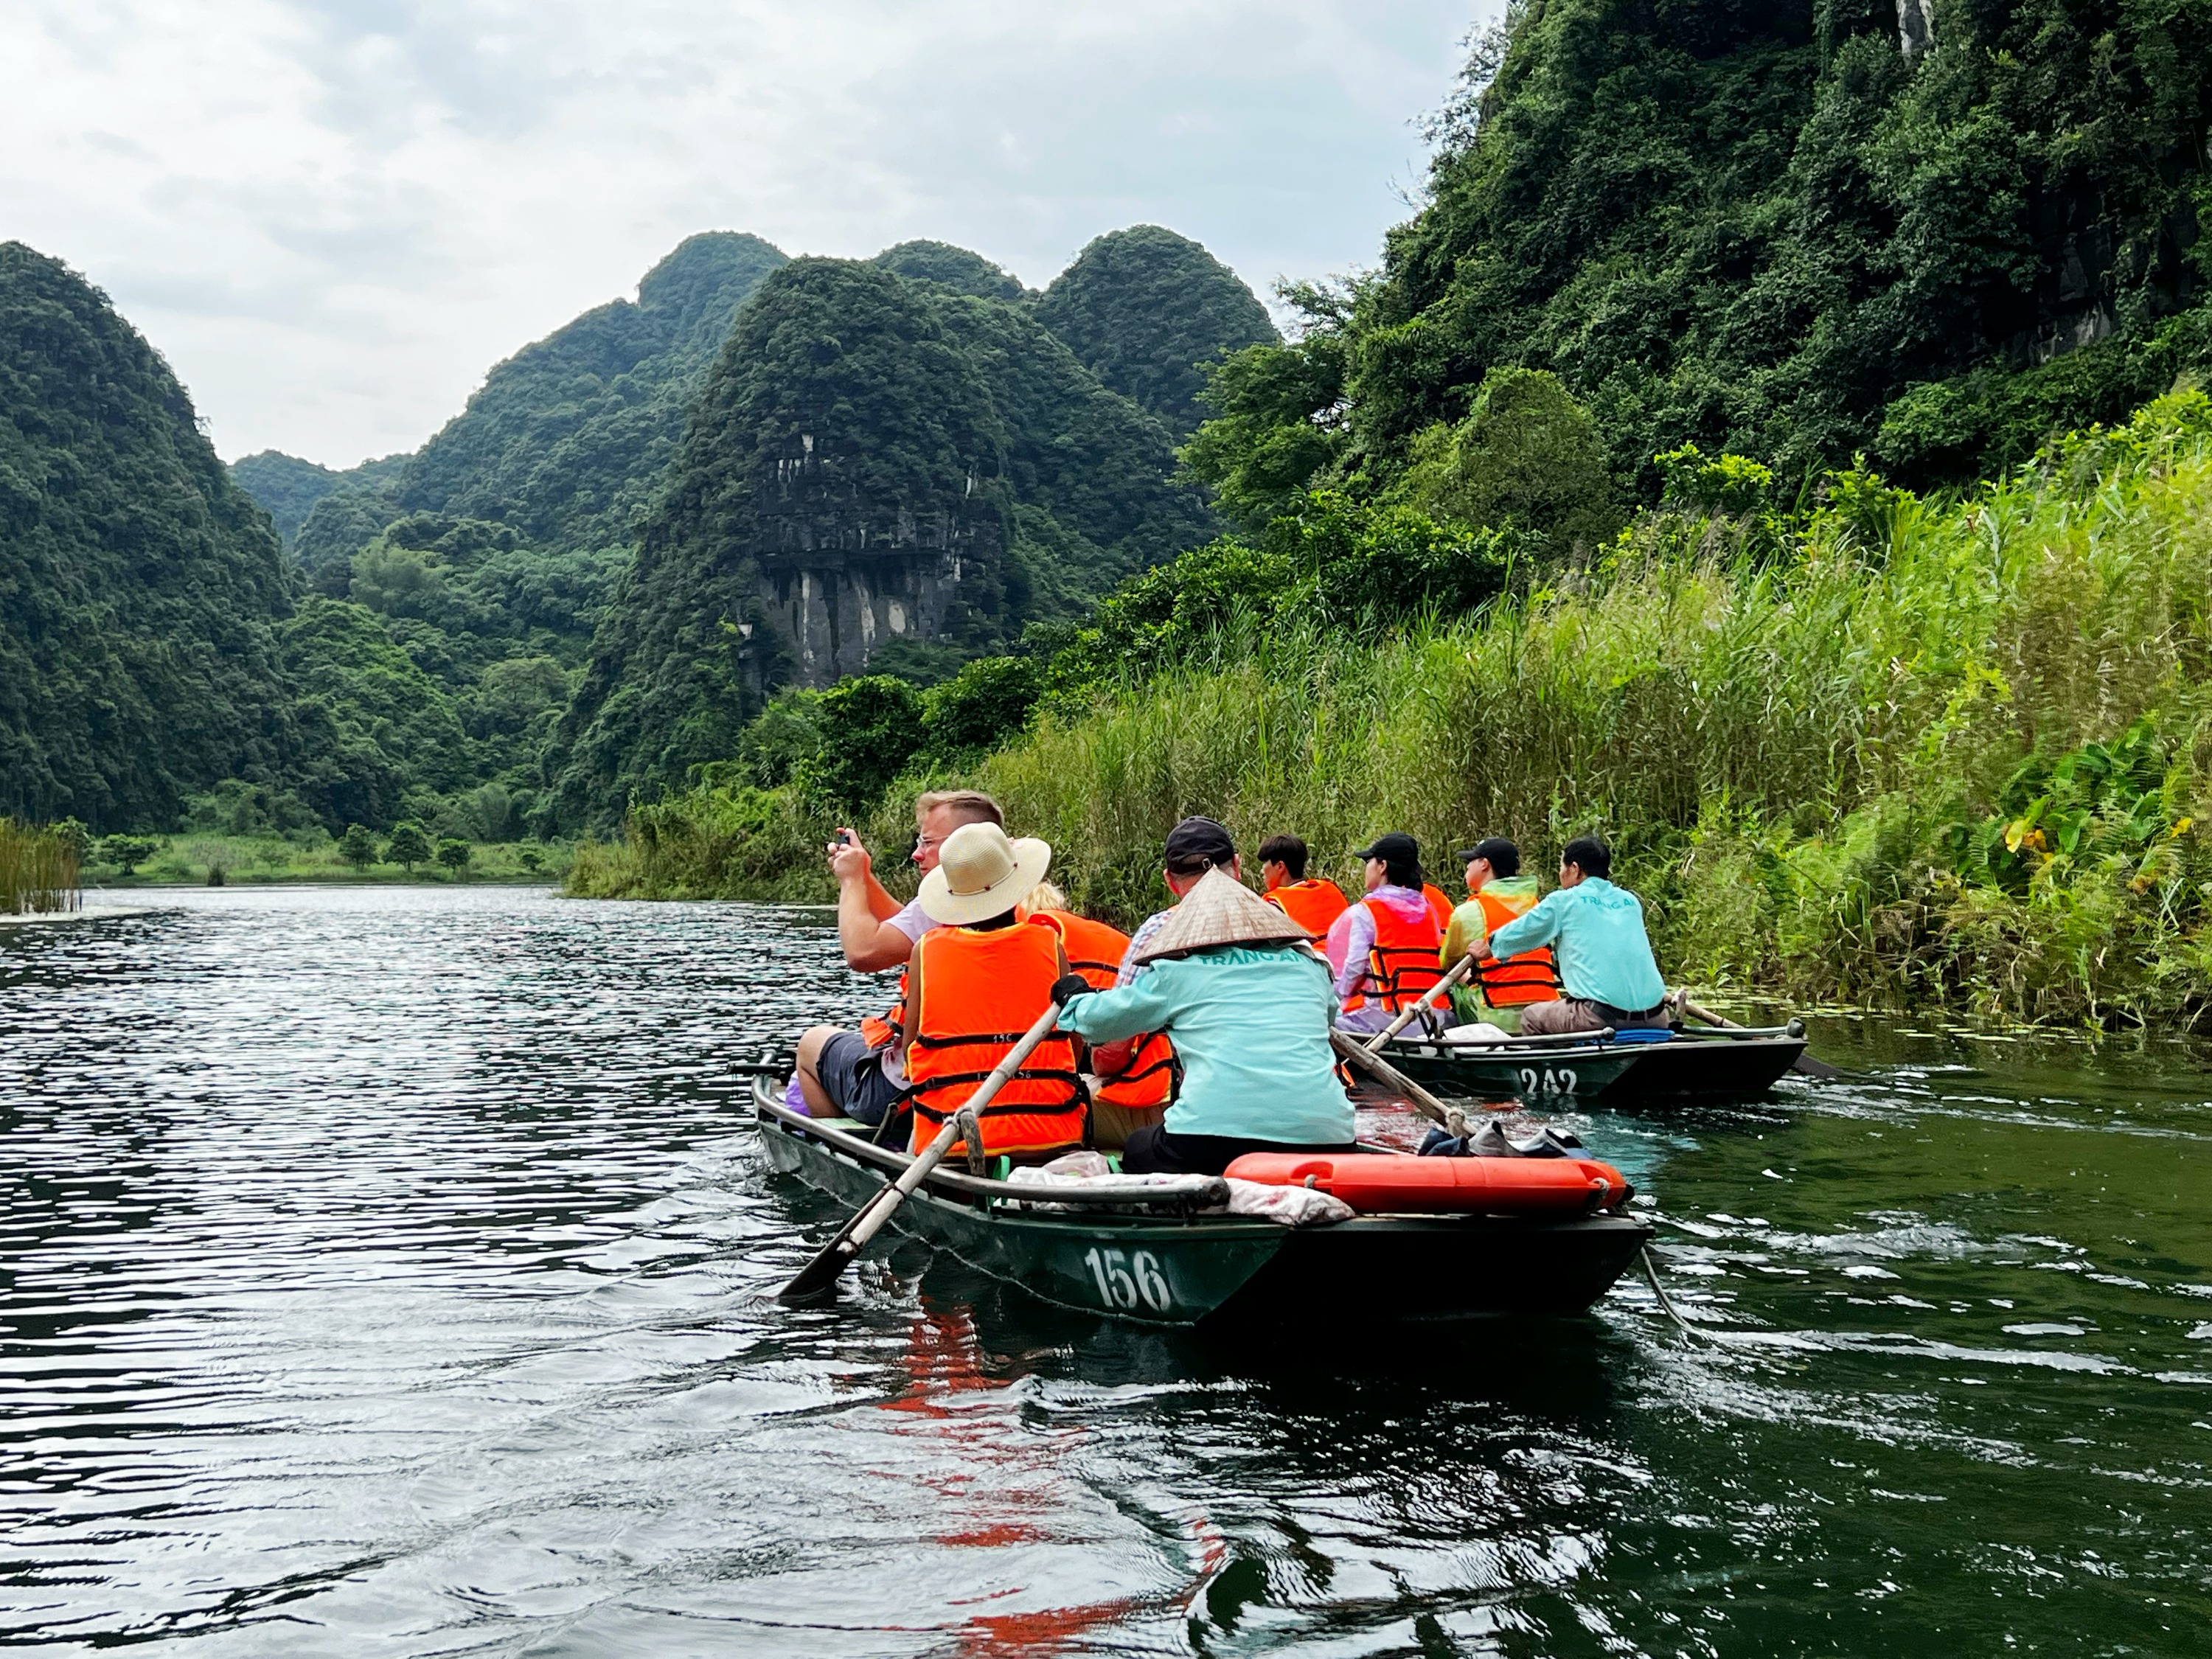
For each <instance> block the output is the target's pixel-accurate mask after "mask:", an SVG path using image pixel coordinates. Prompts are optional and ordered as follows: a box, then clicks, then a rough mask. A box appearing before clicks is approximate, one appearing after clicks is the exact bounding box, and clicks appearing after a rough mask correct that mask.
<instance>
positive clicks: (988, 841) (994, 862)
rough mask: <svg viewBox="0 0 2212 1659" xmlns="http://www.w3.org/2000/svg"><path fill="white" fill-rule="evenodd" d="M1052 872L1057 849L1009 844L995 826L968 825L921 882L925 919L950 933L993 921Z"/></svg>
mask: <svg viewBox="0 0 2212 1659" xmlns="http://www.w3.org/2000/svg"><path fill="white" fill-rule="evenodd" d="M1051 867H1052V848H1050V847H1048V845H1046V844H1045V843H1044V842H1041V841H1037V840H1036V839H1034V838H1033V837H1030V836H1024V837H1023V838H1022V839H1021V840H1019V841H1008V840H1007V839H1006V831H1005V830H1003V829H1000V828H999V826H998V825H997V824H995V823H963V824H962V825H961V826H960V827H959V828H958V829H955V830H954V831H953V832H952V833H951V835H949V836H946V837H945V844H944V846H943V847H941V848H939V849H938V854H937V868H935V869H934V870H933V871H931V872H929V873H928V874H927V875H926V876H924V877H923V878H921V894H920V900H921V911H922V914H923V915H926V916H927V917H928V918H929V919H930V920H931V921H937V922H942V923H944V924H945V926H946V927H966V926H967V925H968V924H969V923H970V922H975V921H989V920H990V919H991V918H992V917H993V916H1001V915H1005V914H1006V912H1007V911H1009V910H1011V909H1012V908H1014V906H1016V905H1017V904H1018V903H1020V902H1021V901H1022V898H1023V896H1024V895H1025V894H1026V893H1028V891H1029V890H1030V889H1031V888H1032V887H1035V886H1036V884H1038V883H1039V882H1041V881H1042V880H1043V879H1044V872H1046V871H1047V870H1049V869H1050V868H1051Z"/></svg>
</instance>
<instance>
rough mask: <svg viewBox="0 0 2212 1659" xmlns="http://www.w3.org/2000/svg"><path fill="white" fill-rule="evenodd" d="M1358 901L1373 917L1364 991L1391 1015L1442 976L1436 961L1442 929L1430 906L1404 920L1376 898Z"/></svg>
mask: <svg viewBox="0 0 2212 1659" xmlns="http://www.w3.org/2000/svg"><path fill="white" fill-rule="evenodd" d="M1359 902H1361V903H1362V904H1364V905H1365V906H1366V907H1367V914H1368V915H1370V916H1372V917H1374V918H1375V944H1374V945H1373V947H1372V948H1371V949H1370V950H1369V951H1368V952H1367V987H1366V994H1367V995H1368V996H1369V997H1371V998H1372V999H1373V1000H1376V1001H1377V1002H1379V1003H1381V1004H1382V1005H1383V1006H1384V1007H1385V1008H1387V1009H1389V1011H1390V1012H1392V1013H1394V1014H1395V1013H1397V1012H1400V1011H1401V1010H1402V1009H1404V1008H1406V1007H1407V1006H1409V1005H1411V1004H1413V1003H1415V1002H1418V1001H1419V1000H1420V999H1421V994H1422V993H1423V992H1425V991H1426V990H1428V989H1429V988H1430V987H1432V986H1434V985H1435V984H1436V982H1437V981H1438V980H1440V979H1442V978H1443V976H1444V970H1443V969H1442V968H1441V967H1439V966H1438V965H1437V956H1438V955H1439V954H1440V953H1441V952H1442V951H1443V943H1444V935H1443V928H1441V927H1437V918H1436V912H1435V910H1434V909H1433V908H1431V909H1429V910H1426V911H1424V912H1423V913H1422V914H1421V915H1419V916H1417V917H1415V918H1414V919H1413V921H1407V920H1406V919H1405V918H1404V917H1402V916H1401V915H1399V914H1398V913H1397V911H1395V910H1394V909H1392V908H1390V907H1389V905H1387V904H1384V903H1382V902H1378V901H1377V900H1376V899H1373V898H1364V899H1362V900H1360V901H1359Z"/></svg>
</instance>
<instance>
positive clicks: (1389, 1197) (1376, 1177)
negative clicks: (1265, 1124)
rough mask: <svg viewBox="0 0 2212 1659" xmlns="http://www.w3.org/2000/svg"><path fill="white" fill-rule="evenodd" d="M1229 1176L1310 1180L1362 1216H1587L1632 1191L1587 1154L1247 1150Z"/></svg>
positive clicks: (1286, 1182)
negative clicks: (1452, 1154)
mask: <svg viewBox="0 0 2212 1659" xmlns="http://www.w3.org/2000/svg"><path fill="white" fill-rule="evenodd" d="M1224 1173H1225V1174H1226V1175H1227V1176H1229V1177H1230V1179H1231V1180H1232V1181H1258V1182H1265V1183H1266V1184H1267V1185H1268V1186H1270V1187H1316V1188H1320V1189H1321V1190H1322V1192H1325V1193H1330V1194H1334V1195H1335V1196H1336V1197H1338V1198H1340V1199H1342V1200H1344V1201H1345V1202H1346V1204H1349V1205H1350V1206H1352V1208H1353V1209H1355V1210H1358V1211H1359V1212H1362V1213H1363V1214H1368V1215H1407V1214H1419V1215H1561V1216H1568V1215H1588V1214H1589V1213H1590V1212H1592V1211H1595V1210H1617V1209H1619V1208H1620V1206H1622V1205H1624V1204H1626V1202H1628V1200H1629V1196H1630V1194H1632V1192H1633V1191H1634V1190H1635V1189H1634V1188H1632V1187H1631V1186H1630V1185H1629V1184H1628V1182H1626V1180H1624V1179H1623V1178H1622V1176H1621V1173H1620V1170H1616V1169H1614V1168H1613V1165H1611V1164H1600V1163H1599V1162H1597V1160H1596V1159H1595V1158H1414V1157H1413V1156H1411V1155H1410V1154H1408V1153H1403V1152H1247V1153H1245V1154H1244V1155H1243V1157H1242V1158H1238V1159H1237V1161H1236V1162H1235V1163H1233V1164H1231V1165H1230V1166H1229V1168H1228V1169H1227V1170H1225V1171H1224Z"/></svg>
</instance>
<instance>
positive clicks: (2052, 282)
mask: <svg viewBox="0 0 2212 1659" xmlns="http://www.w3.org/2000/svg"><path fill="white" fill-rule="evenodd" d="M1916 15H1920V16H1923V20H1924V21H1931V22H1932V29H1933V39H1932V43H1930V44H1928V45H1926V46H1922V45H1919V44H1917V43H1916V42H1915V41H1913V40H1905V39H1901V38H1900V33H1899V9H1898V8H1897V7H1896V6H1894V5H1893V4H1892V3H1890V0H1795V3H1784V4H1777V5H1771V6H1746V5H1743V4H1741V3H1739V0H1680V3H1674V4H1669V5H1666V6H1659V7H1655V6H1652V5H1650V4H1648V3H1643V0H1549V3H1545V4H1541V5H1527V6H1522V5H1516V6H1515V7H1514V8H1512V9H1511V10H1510V12H1509V15H1508V18H1507V21H1506V23H1505V25H1504V26H1503V27H1501V28H1500V29H1499V30H1498V31H1496V32H1493V33H1492V34H1491V35H1490V36H1487V37H1486V38H1485V39H1484V40H1482V41H1480V42H1479V43H1478V45H1477V48H1476V51H1475V52H1474V55H1473V58H1472V59H1471V61H1470V64H1469V66H1468V75H1467V76H1466V78H1465V81H1464V83H1463V86H1462V91H1461V93H1460V95H1459V96H1458V97H1457V98H1455V100H1454V101H1453V102H1452V103H1451V104H1450V105H1449V106H1447V108H1446V109H1445V110H1444V111H1443V112H1442V113H1441V114H1440V116H1439V117H1438V118H1437V119H1436V120H1435V121H1434V122H1433V123H1432V124H1431V130H1432V134H1433V136H1434V137H1435V138H1436V140H1437V150H1436V154H1435V156H1434V160H1433V162H1432V165H1431V172H1430V179H1429V191H1428V200H1427V202H1426V203H1425V205H1424V206H1423V207H1422V208H1421V210H1419V212H1417V213H1416V214H1415V215H1413V217H1412V218H1411V219H1409V220H1408V221H1407V222H1406V223H1404V224H1402V225H1401V226H1399V227H1398V228H1396V229H1395V230H1394V231H1393V232H1392V233H1391V234H1390V235H1389V239H1388V241H1387V244H1386V246H1385V250H1384V257H1383V265H1382V268H1381V270H1378V271H1376V272H1375V273H1374V274H1372V275H1371V276H1364V277H1360V278H1358V279H1355V280H1353V281H1352V282H1350V283H1346V284H1344V285H1342V286H1340V287H1338V288H1335V289H1304V290H1300V291H1296V292H1294V294H1293V295H1292V298H1293V300H1294V301H1295V302H1296V303H1297V305H1298V307H1299V308H1300V310H1301V311H1302V312H1303V313H1304V317H1305V319H1306V323H1307V327H1306V329H1305V331H1304V336H1303V337H1302V338H1301V339H1300V340H1299V341H1298V342H1297V343H1293V344H1291V345H1286V346H1279V347H1268V346H1264V345H1263V346H1261V347H1258V348H1255V349H1252V350H1250V351H1248V352H1247V353H1246V354H1245V356H1243V358H1241V359H1239V360H1238V361H1237V363H1236V365H1235V366H1234V367H1233V368H1232V369H1231V371H1230V372H1229V373H1227V374H1224V375H1222V376H1220V377H1218V378H1217V380H1216V385H1215V394H1214V403H1215V409H1216V413H1217V420H1216V422H1215V424H1214V425H1213V426H1212V427H1210V428H1207V429H1206V431H1204V432H1202V433H1201V434H1200V440H1199V441H1198V442H1197V443H1196V444H1194V446H1193V447H1192V449H1191V450H1190V451H1189V452H1188V455H1189V458H1190V460H1191V464H1192V466H1193V470H1194V471H1196V472H1198V473H1199V474H1200V476H1201V477H1206V478H1207V479H1208V481H1210V482H1213V483H1218V484H1219V485H1220V486H1221V487H1222V488H1223V489H1224V491H1225V495H1229V494H1231V492H1234V493H1235V494H1236V495H1238V496H1239V497H1240V498H1242V499H1244V500H1248V501H1249V500H1257V499H1258V498H1261V497H1264V496H1267V495H1270V494H1271V493H1272V495H1273V498H1274V499H1275V500H1278V501H1279V500H1281V499H1284V495H1283V492H1284V491H1285V489H1294V488H1295V487H1296V486H1297V484H1301V483H1307V482H1310V481H1328V480H1330V479H1340V480H1344V481H1346V482H1350V483H1352V484H1353V485H1354V486H1355V487H1358V488H1384V487H1387V486H1388V485H1389V483H1390V481H1391V480H1392V479H1393V478H1394V477H1395V476H1396V474H1397V473H1398V472H1399V471H1401V469H1403V468H1404V467H1405V466H1406V465H1408V463H1409V462H1410V461H1411V460H1412V459H1413V453H1414V448H1415V444H1416V441H1417V440H1418V439H1419V437H1420V435H1423V434H1424V433H1427V432H1430V431H1431V428H1437V427H1439V426H1442V427H1447V428H1449V427H1451V426H1454V425H1455V424H1456V423H1458V422H1462V421H1463V420H1465V419H1466V418H1467V416H1468V414H1469V412H1470V409H1471V405H1472V403H1473V400H1474V398H1475V396H1476V395H1477V393H1478V392H1479V390H1480V387H1481V386H1483V384H1484V382H1485V379H1486V376H1487V375H1488V374H1491V373H1492V371H1493V370H1495V369H1498V368H1532V369H1541V370H1544V371H1547V372H1548V373H1551V374H1555V375H1557V376H1558V377H1559V380H1560V381H1561V382H1562V383H1563V384H1564V385H1565V387H1566V389H1567V390H1568V391H1569V392H1571V393H1572V394H1573V395H1574V396H1575V397H1576V398H1578V399H1579V400H1580V401H1581V402H1582V403H1583V404H1585V405H1586V406H1587V407H1588V408H1589V410H1590V411H1591V414H1592V416H1593V418H1594V419H1595V423H1596V427H1597V430H1598V431H1599V433H1600V434H1601V435H1602V439H1603V441H1604V444H1605V447H1606V451H1607V457H1608V460H1609V464H1610V465H1611V468H1612V470H1613V473H1614V475H1615V477H1616V479H1617V481H1618V482H1619V483H1620V484H1621V485H1623V486H1624V487H1626V488H1627V489H1630V490H1632V492H1633V494H1634V495H1637V496H1638V497H1640V498H1641V499H1644V500H1646V501H1650V500H1652V499H1655V498H1656V495H1657V494H1658V491H1659V489H1660V488H1661V483H1662V481H1661V477H1660V475H1659V471H1658V469H1657V468H1656V465H1655V463H1654V461H1653V459H1652V458H1653V457H1654V456H1655V455H1656V454H1659V453H1662V452H1666V451H1671V450H1674V449H1675V448H1677V447H1680V446H1681V445H1682V444H1684V443H1685V442H1695V443H1697V444H1699V445H1700V446H1702V447H1704V448H1705V449H1706V450H1709V451H1712V452H1723V451H1733V452H1735V453H1741V454H1744V455H1748V456H1754V457H1758V458H1760V459H1763V460H1764V461H1765V462H1766V463H1768V464H1770V465H1772V466H1774V467H1775V468H1776V469H1777V470H1778V471H1780V472H1781V473H1783V474H1784V475H1785V476H1789V477H1802V476H1804V474H1805V473H1806V472H1807V471H1818V470H1820V469H1821V468H1825V467H1827V466H1831V465H1843V464H1844V463H1846V462H1848V460H1849V459H1850V456H1851V454H1852V453H1854V452H1857V451H1864V452H1866V453H1869V455H1871V456H1872V457H1873V458H1875V459H1876V460H1877V461H1879V462H1880V463H1881V464H1883V465H1887V467H1889V468H1890V469H1892V470H1893V471H1894V472H1896V473H1897V474H1898V475H1899V476H1901V477H1905V478H1906V479H1908V480H1910V481H1912V482H1916V483H1942V482H1952V481H1960V480H1963V479H1965V478H1967V477H1972V476H1975V475H1976V474H1977V473H1979V472H1982V471H1990V470H1994V469H1997V468H2002V467H2003V466H2007V465H2011V464H2013V463H2015V462H2018V461H2021V460H2024V459H2027V456H2028V455H2029V454H2031V453H2033V450H2034V448H2035V447H2036V446H2037V444H2039V442H2040V441H2042V440H2043V439H2044V438H2045V437H2046V436H2047V435H2049V434H2050V433H2051V431H2053V430H2054V429H2063V428H2071V427H2076V426H2081V425H2086V424H2087V423H2088V422H2093V421H2107V422H2109V421H2112V420H2114V419H2116V418H2118V417H2119V416H2123V415H2124V414H2125V413H2126V412H2127V411H2128V410H2130V409H2132V408H2133V407H2134V406H2135V405H2136V404H2138V403H2140V402H2141V401H2142V400H2143V399H2144V398H2147V397H2149V396H2151V395H2153V394H2154V393H2156V392H2160V391H2162V390H2164V389H2165V388H2166V386H2167V385H2168V384H2169V383H2170V382H2171V381H2172V379H2173V377H2174V375H2175V373H2176V371H2177V370H2178V369H2179V368H2181V367H2182V366H2184V365H2185V363H2186V362H2190V361H2192V360H2201V359H2202V358H2203V356H2204V355H2205V352H2206V347H2207V343H2208V327H2207V319H2206V313H2205V310H2204V307H2203V293H2204V275H2205V272H2204V269H2203V261H2204V258H2205V254H2204V252H2203V249H2204V247H2205V246H2207V245H2206V244H2205V243H2204V242H2203V241H2202V240H2200V224H2199V214H2200V205H2199V204H2200V203H2201V202H2202V201H2203V197H2204V194H2205V192H2206V190H2207V187H2208V185H2207V171H2206V167H2205V162H2204V149H2203V140H2204V132H2205V125H2206V117H2207V112H2208V98H2212V92H2208V88H2207V83H2206V82H2205V79H2204V76H2203V64H2205V63H2206V62H2207V61H2208V58H2212V12H2208V11H2206V9H2204V8H2203V7H2202V6H2200V5H2194V4H2191V5H2182V6H2155V7H2154V6H2147V5H2142V4H2137V3H2133V0H1986V3H1972V4H1960V5H1945V6H1937V7H1935V8H1932V9H1916ZM1432 441H1433V440H1432Z"/></svg>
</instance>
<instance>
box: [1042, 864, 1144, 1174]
mask: <svg viewBox="0 0 2212 1659" xmlns="http://www.w3.org/2000/svg"><path fill="white" fill-rule="evenodd" d="M1021 908H1022V910H1023V912H1024V921H1027V922H1029V923H1030V926H1032V927H1049V928H1050V929H1051V930H1052V931H1053V933H1054V934H1056V935H1057V936H1058V937H1059V939H1060V951H1061V953H1062V954H1063V955H1065V956H1066V958H1067V965H1068V969H1069V971H1070V972H1072V973H1075V974H1079V975H1082V977H1083V980H1084V981H1085V983H1086V984H1088V985H1089V986H1090V987H1091V989H1092V990H1094V991H1103V990H1108V989H1109V988H1111V987H1113V986H1114V985H1115V984H1116V983H1117V982H1119V981H1120V978H1121V963H1122V960H1123V959H1124V958H1125V957H1127V955H1128V953H1129V948H1130V947H1129V936H1128V935H1127V933H1123V932H1122V931H1121V929H1120V928H1118V927H1108V926H1107V925H1106V924H1105V923H1104V922H1103V921H1092V920H1091V918H1090V917H1088V916H1079V915H1076V914H1075V913H1074V912H1073V911H1072V910H1070V909H1069V908H1067V900H1066V895H1064V894H1063V893H1061V892H1060V890H1059V889H1058V888H1056V887H1054V886H1053V885H1052V884H1050V883H1049V882H1046V883H1042V884H1039V885H1038V886H1037V887H1036V889H1035V890H1032V891H1031V892H1030V896H1028V897H1027V898H1025V899H1024V900H1023V901H1022V905H1021ZM1102 1054H1103V1055H1104V1056H1105V1058H1103V1059H1102V1058H1101V1057H1100V1056H1101V1055H1102ZM1091 1071H1092V1073H1093V1077H1092V1079H1091V1080H1090V1087H1091V1145H1092V1146H1096V1147H1097V1148H1098V1150H1099V1151H1101V1152H1120V1151H1121V1148H1122V1147H1123V1146H1127V1144H1128V1139H1129V1136H1130V1135H1131V1134H1132V1133H1134V1132H1135V1131H1137V1130H1139V1129H1142V1128H1146V1127H1151V1126H1152V1125H1153V1124H1156V1123H1158V1122H1159V1121H1161V1119H1162V1118H1164V1116H1166V1115H1167V1109H1168V1103H1169V1101H1170V1099H1172V1098H1173V1097H1174V1095H1175V1085H1176V1053H1175V1047H1174V1045H1173V1044H1172V1043H1170V1042H1169V1041H1168V1040H1167V1039H1166V1038H1165V1037H1164V1036H1160V1035H1159V1034H1158V1032H1156V1031H1152V1032H1144V1033H1140V1034H1139V1036H1136V1037H1135V1038H1133V1039H1130V1040H1127V1041H1123V1042H1110V1043H1106V1044H1104V1045H1103V1046H1102V1047H1101V1048H1096V1049H1093V1050H1091Z"/></svg>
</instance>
